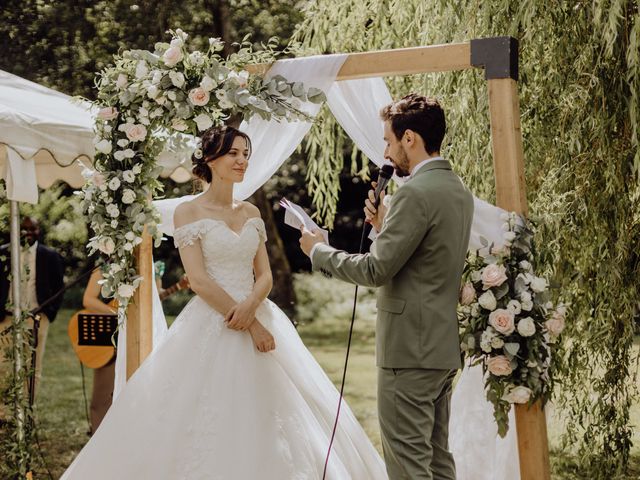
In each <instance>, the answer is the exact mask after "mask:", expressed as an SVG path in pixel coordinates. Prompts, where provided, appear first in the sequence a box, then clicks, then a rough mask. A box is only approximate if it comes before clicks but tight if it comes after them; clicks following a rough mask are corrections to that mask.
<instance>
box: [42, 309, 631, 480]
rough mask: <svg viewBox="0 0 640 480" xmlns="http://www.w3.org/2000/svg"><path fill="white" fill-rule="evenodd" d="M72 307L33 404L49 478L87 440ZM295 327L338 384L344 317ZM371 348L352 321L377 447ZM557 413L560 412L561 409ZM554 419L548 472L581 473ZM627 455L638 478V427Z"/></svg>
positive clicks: (359, 412) (366, 421) (356, 379)
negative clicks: (70, 327) (70, 328)
mask: <svg viewBox="0 0 640 480" xmlns="http://www.w3.org/2000/svg"><path fill="white" fill-rule="evenodd" d="M72 313H73V312H71V311H69V310H67V311H61V312H60V314H59V316H58V319H57V320H56V321H55V322H54V323H53V324H52V325H51V327H50V330H49V338H48V340H47V348H46V353H45V364H44V372H43V380H42V384H41V390H40V392H39V396H38V405H37V416H38V425H39V435H40V443H41V446H42V451H43V454H44V457H45V458H46V462H47V464H48V467H49V469H50V471H51V473H52V475H53V478H56V479H57V478H59V477H60V476H61V475H62V472H63V471H64V470H65V468H66V467H67V466H68V465H69V464H70V463H71V461H72V460H73V458H74V457H75V455H76V454H77V453H78V451H79V450H80V449H81V448H82V446H83V445H84V444H85V443H86V441H87V440H88V436H87V431H88V423H87V418H86V413H85V403H84V399H83V388H82V375H81V370H80V364H79V362H78V360H77V359H76V356H75V354H74V353H73V350H72V348H71V345H70V343H69V341H68V339H67V333H66V328H67V320H68V318H69V317H70V316H71V314H72ZM298 330H299V332H300V335H301V336H302V338H303V340H304V341H305V343H306V345H307V346H308V347H309V349H310V350H311V352H312V353H313V354H314V356H315V357H316V359H317V360H318V361H319V362H320V364H321V365H322V366H323V368H324V369H325V370H326V371H327V373H328V375H329V377H330V378H331V379H332V380H333V381H334V383H336V384H337V385H338V384H339V382H340V379H341V376H342V368H343V363H344V354H345V346H346V341H347V336H348V325H347V324H346V323H345V322H343V321H339V322H338V321H317V322H314V323H311V324H307V325H302V326H300V327H299V329H298ZM373 351H374V338H373V323H372V321H371V319H367V320H365V319H360V320H358V322H357V324H356V329H355V333H354V342H353V346H352V350H351V357H350V361H349V373H348V376H347V386H346V399H347V401H348V403H349V405H350V406H351V408H352V409H353V411H354V413H355V414H356V416H357V417H358V419H359V420H360V422H361V423H362V424H363V426H364V429H365V430H366V432H367V434H368V435H369V437H370V438H371V440H372V441H373V443H374V445H375V446H376V447H377V448H378V449H379V450H380V436H379V429H378V420H377V413H376V369H375V365H374V355H373ZM92 378H93V374H92V371H91V370H88V369H85V379H86V394H87V397H88V400H89V397H90V395H91V384H92ZM557 416H558V417H561V415H560V414H558V415H557ZM632 421H633V423H634V424H636V425H637V424H638V423H639V422H640V406H639V405H636V406H634V409H633V410H632ZM559 425H561V422H560V421H550V422H549V426H550V428H549V436H550V445H551V449H552V452H551V461H552V469H553V474H552V477H553V478H554V479H562V480H569V479H572V480H573V479H582V478H585V477H584V476H580V475H579V474H576V473H574V469H573V468H572V467H571V459H570V457H569V456H568V455H566V454H564V453H563V452H560V451H558V448H559V443H558V437H559V435H560V434H561V430H560V429H561V427H559ZM632 457H633V458H632V462H631V463H632V467H631V472H630V475H629V476H627V477H626V478H640V435H638V432H637V431H636V434H635V437H634V447H633V450H632ZM34 477H35V478H36V479H40V478H47V477H46V472H45V470H44V468H43V467H42V466H41V465H40V466H38V468H36V469H35V476H34ZM620 478H622V477H620Z"/></svg>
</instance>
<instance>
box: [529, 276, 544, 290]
mask: <svg viewBox="0 0 640 480" xmlns="http://www.w3.org/2000/svg"><path fill="white" fill-rule="evenodd" d="M546 289H547V280H546V278H541V277H533V279H532V280H531V290H533V291H534V292H536V293H542V292H544V291H545V290H546Z"/></svg>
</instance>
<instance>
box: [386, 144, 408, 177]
mask: <svg viewBox="0 0 640 480" xmlns="http://www.w3.org/2000/svg"><path fill="white" fill-rule="evenodd" d="M390 160H391V163H393V166H394V168H395V170H396V175H397V176H399V177H408V176H409V175H410V174H411V172H410V171H409V158H408V157H407V155H406V153H404V151H403V150H400V151H399V152H398V155H397V158H390Z"/></svg>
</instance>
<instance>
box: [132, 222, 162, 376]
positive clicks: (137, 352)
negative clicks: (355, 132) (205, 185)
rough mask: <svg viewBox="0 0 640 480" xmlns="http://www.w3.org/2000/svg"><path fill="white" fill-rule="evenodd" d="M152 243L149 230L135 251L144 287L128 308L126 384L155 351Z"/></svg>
mask: <svg viewBox="0 0 640 480" xmlns="http://www.w3.org/2000/svg"><path fill="white" fill-rule="evenodd" d="M152 255H153V242H152V239H151V236H150V235H149V232H148V231H147V228H146V227H145V229H144V232H143V233H142V243H141V244H140V245H138V246H137V247H136V250H135V259H136V269H137V271H138V274H139V275H140V276H141V277H142V279H143V280H142V283H140V286H139V287H138V289H137V290H136V293H135V294H134V296H133V299H132V301H131V303H130V304H129V307H128V308H127V380H129V378H130V377H131V375H133V374H134V372H135V371H136V370H137V369H138V367H139V366H140V365H141V364H142V362H143V361H144V359H145V358H147V356H148V355H149V354H150V353H151V349H152V347H153V344H152V342H153V335H152V334H153V308H152V306H153V301H152V296H151V294H152V283H151V282H154V281H155V279H154V278H153V264H152V262H153V257H152Z"/></svg>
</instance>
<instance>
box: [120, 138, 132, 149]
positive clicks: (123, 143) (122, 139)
mask: <svg viewBox="0 0 640 480" xmlns="http://www.w3.org/2000/svg"><path fill="white" fill-rule="evenodd" d="M117 143H118V146H119V147H120V148H124V147H126V146H127V145H129V140H127V139H126V138H121V139H120V140H118V142H117Z"/></svg>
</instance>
